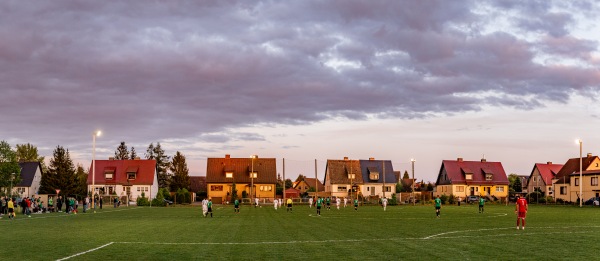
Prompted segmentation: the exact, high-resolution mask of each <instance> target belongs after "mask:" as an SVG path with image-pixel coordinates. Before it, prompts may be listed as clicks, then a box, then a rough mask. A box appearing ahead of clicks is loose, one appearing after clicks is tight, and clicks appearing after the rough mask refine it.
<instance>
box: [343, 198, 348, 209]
mask: <svg viewBox="0 0 600 261" xmlns="http://www.w3.org/2000/svg"><path fill="white" fill-rule="evenodd" d="M347 203H348V198H347V197H344V207H346V204H347Z"/></svg>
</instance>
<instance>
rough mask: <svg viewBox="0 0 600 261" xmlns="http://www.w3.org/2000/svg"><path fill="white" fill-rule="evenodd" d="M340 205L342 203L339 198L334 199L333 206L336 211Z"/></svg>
mask: <svg viewBox="0 0 600 261" xmlns="http://www.w3.org/2000/svg"><path fill="white" fill-rule="evenodd" d="M340 203H342V200H341V199H340V197H335V206H336V207H337V210H340Z"/></svg>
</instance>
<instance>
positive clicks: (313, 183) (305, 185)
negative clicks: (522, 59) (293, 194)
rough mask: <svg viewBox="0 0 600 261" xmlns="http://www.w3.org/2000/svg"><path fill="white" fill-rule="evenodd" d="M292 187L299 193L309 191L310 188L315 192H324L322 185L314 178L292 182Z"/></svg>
mask: <svg viewBox="0 0 600 261" xmlns="http://www.w3.org/2000/svg"><path fill="white" fill-rule="evenodd" d="M292 187H293V188H295V189H297V190H299V191H300V193H305V192H307V191H309V190H310V188H311V187H312V188H315V191H318V192H323V191H325V186H324V185H323V183H321V181H320V180H318V179H316V178H304V180H300V181H296V182H294V184H293V186H292Z"/></svg>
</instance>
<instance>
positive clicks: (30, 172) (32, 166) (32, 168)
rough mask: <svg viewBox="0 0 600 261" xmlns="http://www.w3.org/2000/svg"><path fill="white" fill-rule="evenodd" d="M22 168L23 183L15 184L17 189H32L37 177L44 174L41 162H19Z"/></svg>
mask: <svg viewBox="0 0 600 261" xmlns="http://www.w3.org/2000/svg"><path fill="white" fill-rule="evenodd" d="M19 166H20V167H21V182H19V184H15V185H14V186H15V187H31V185H32V184H33V180H34V179H35V175H36V174H37V173H39V174H40V175H41V173H42V166H41V164H40V163H39V162H36V161H34V162H19Z"/></svg>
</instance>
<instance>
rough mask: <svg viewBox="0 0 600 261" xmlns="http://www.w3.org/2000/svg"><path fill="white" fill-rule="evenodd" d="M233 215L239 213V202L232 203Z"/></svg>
mask: <svg viewBox="0 0 600 261" xmlns="http://www.w3.org/2000/svg"><path fill="white" fill-rule="evenodd" d="M233 213H240V201H239V200H237V199H236V200H235V202H234V203H233Z"/></svg>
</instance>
